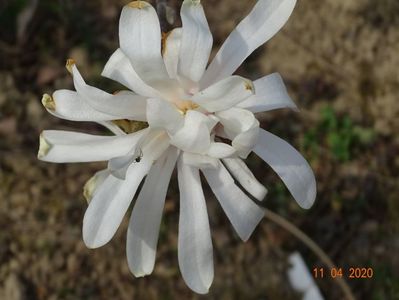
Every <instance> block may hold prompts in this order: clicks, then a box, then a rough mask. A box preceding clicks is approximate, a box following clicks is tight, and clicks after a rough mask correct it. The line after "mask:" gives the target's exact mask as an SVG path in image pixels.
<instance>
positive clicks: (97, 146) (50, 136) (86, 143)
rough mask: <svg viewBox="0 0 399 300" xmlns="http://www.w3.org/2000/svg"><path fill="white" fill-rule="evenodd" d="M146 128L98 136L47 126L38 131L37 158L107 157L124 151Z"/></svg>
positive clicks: (89, 159) (83, 159)
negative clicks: (130, 132)
mask: <svg viewBox="0 0 399 300" xmlns="http://www.w3.org/2000/svg"><path fill="white" fill-rule="evenodd" d="M147 131H148V130H147V129H144V130H141V131H138V132H135V133H133V134H127V135H124V136H97V135H90V134H85V133H79V132H71V131H57V130H46V131H43V132H42V134H41V135H40V149H39V155H38V156H39V159H40V160H43V161H48V162H57V163H66V162H92V161H106V160H109V159H111V158H113V157H118V156H123V155H126V154H127V153H128V152H129V151H130V150H131V149H132V147H133V146H134V145H135V143H137V142H138V141H139V140H140V139H141V137H142V136H143V135H145V134H147Z"/></svg>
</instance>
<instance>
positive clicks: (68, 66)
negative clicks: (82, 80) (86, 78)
mask: <svg viewBox="0 0 399 300" xmlns="http://www.w3.org/2000/svg"><path fill="white" fill-rule="evenodd" d="M74 65H76V62H75V60H74V59H72V58H68V59H67V61H66V64H65V68H66V69H67V70H68V72H69V73H71V74H72V68H73V66H74Z"/></svg>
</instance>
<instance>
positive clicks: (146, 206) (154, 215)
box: [126, 147, 178, 277]
mask: <svg viewBox="0 0 399 300" xmlns="http://www.w3.org/2000/svg"><path fill="white" fill-rule="evenodd" d="M177 156H178V150H177V149H176V148H174V147H171V148H170V149H169V150H168V151H167V152H166V153H165V154H164V155H163V157H161V158H159V160H158V161H157V162H156V163H155V164H154V166H153V167H152V168H151V170H150V172H149V173H148V175H147V178H146V180H145V182H144V185H143V188H142V189H141V191H140V194H139V196H138V198H137V201H136V204H135V205H134V208H133V212H132V215H131V217H130V222H129V227H128V231H127V244H126V253H127V260H128V264H129V268H130V270H131V272H132V273H133V274H134V275H135V276H136V277H141V276H145V275H148V274H151V273H152V271H153V269H154V264H155V255H156V248H157V243H158V235H159V226H160V224H161V218H162V210H163V207H164V203H165V197H166V192H167V190H168V185H169V181H170V178H171V175H172V172H173V169H174V167H175V164H176V160H177Z"/></svg>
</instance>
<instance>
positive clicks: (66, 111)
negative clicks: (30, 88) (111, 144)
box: [42, 90, 115, 122]
mask: <svg viewBox="0 0 399 300" xmlns="http://www.w3.org/2000/svg"><path fill="white" fill-rule="evenodd" d="M45 97H47V99H50V100H51V101H52V103H51V104H52V105H51V106H49V103H48V102H44V101H43V100H44V99H45ZM43 100H42V102H43V104H44V106H45V107H46V109H47V111H48V112H49V113H51V114H52V115H54V116H56V117H57V118H60V119H65V120H70V121H89V122H90V121H110V120H115V116H114V115H110V114H107V113H104V112H100V111H98V110H95V109H94V108H92V107H91V106H90V105H88V104H87V103H86V101H84V99H82V97H80V96H79V95H78V93H77V92H75V91H70V90H58V91H55V92H54V94H53V96H52V97H50V96H48V95H45V96H43Z"/></svg>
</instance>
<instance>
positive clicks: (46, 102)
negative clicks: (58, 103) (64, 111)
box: [42, 94, 55, 111]
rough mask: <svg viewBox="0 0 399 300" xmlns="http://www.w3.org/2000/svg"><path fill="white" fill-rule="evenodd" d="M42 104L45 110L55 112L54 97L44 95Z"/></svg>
mask: <svg viewBox="0 0 399 300" xmlns="http://www.w3.org/2000/svg"><path fill="white" fill-rule="evenodd" d="M42 104H43V106H44V107H45V108H47V109H48V110H51V111H55V102H54V99H53V97H51V96H50V95H49V94H44V95H43V97H42Z"/></svg>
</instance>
